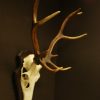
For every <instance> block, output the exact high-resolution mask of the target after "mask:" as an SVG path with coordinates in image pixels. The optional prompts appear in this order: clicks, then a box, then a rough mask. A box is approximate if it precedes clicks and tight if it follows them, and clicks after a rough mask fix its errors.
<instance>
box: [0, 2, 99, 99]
mask: <svg viewBox="0 0 100 100" xmlns="http://www.w3.org/2000/svg"><path fill="white" fill-rule="evenodd" d="M99 6H100V1H99V0H77V1H75V0H63V1H62V0H40V5H39V19H41V18H43V17H45V16H47V15H49V14H51V13H52V12H54V11H57V10H61V11H62V13H61V14H60V15H59V16H57V17H56V18H54V19H52V21H50V22H48V23H47V24H45V25H44V26H42V27H41V28H40V30H39V32H38V38H39V43H40V48H41V51H43V50H46V49H47V47H48V45H49V43H50V41H51V40H52V38H53V37H54V36H55V35H56V33H57V32H58V30H59V28H60V25H61V22H62V21H63V19H64V18H65V16H66V15H68V14H69V13H70V12H72V11H74V10H76V9H77V8H79V7H81V8H82V11H83V12H84V13H83V15H82V16H78V17H76V18H74V19H73V20H71V21H70V22H69V24H68V25H67V26H66V29H65V31H64V33H65V34H66V35H67V34H68V35H71V36H76V35H79V34H82V33H84V32H87V33H88V35H87V36H86V37H84V38H82V39H79V40H72V41H71V40H67V41H66V40H62V41H60V42H59V43H58V44H57V46H56V48H55V51H56V52H57V53H58V54H59V57H58V60H57V61H58V65H63V66H66V65H68V66H72V69H71V70H69V71H65V72H59V73H57V74H54V73H51V72H48V71H47V70H45V69H42V70H41V78H40V80H39V81H38V83H37V85H36V88H35V94H34V100H99V98H100V96H99V92H100V80H99V76H100V73H99V70H100V68H99V66H100V62H99V59H100V53H99V51H100V46H99V40H100V38H99V37H100V34H99V33H100V28H99V26H100V20H99V18H100V7H99ZM32 7H33V1H32V0H0V46H1V47H0V87H1V88H0V98H1V100H16V92H15V89H16V87H14V85H13V84H14V82H13V72H14V71H15V69H16V56H17V55H18V54H19V53H20V51H23V50H33V45H32V40H31V28H32ZM17 67H18V66H17Z"/></svg>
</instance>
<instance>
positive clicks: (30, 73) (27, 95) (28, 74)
mask: <svg viewBox="0 0 100 100" xmlns="http://www.w3.org/2000/svg"><path fill="white" fill-rule="evenodd" d="M33 59H34V54H30V55H28V56H27V57H25V58H24V62H23V67H22V68H21V80H20V81H21V87H22V92H23V97H24V99H23V100H32V96H33V91H34V87H35V83H36V82H37V81H38V79H39V78H40V73H39V71H40V69H41V68H42V66H41V65H36V64H35V63H34V62H33V61H34V60H33Z"/></svg>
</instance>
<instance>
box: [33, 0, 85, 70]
mask: <svg viewBox="0 0 100 100" xmlns="http://www.w3.org/2000/svg"><path fill="white" fill-rule="evenodd" d="M38 4H39V0H35V3H34V8H33V25H34V28H33V29H32V39H33V46H34V51H35V56H36V57H37V58H38V60H39V63H41V64H42V65H43V66H44V67H45V68H46V69H48V70H50V71H53V72H57V71H64V70H68V69H70V68H71V67H67V68H63V67H59V66H57V65H55V64H54V63H53V62H52V61H51V59H52V58H54V57H56V56H58V55H53V54H52V51H53V48H54V46H55V44H56V43H57V42H58V41H59V40H60V39H79V38H81V37H83V36H85V35H87V34H82V35H79V36H75V37H71V36H65V35H64V34H63V31H64V28H65V26H66V24H67V23H68V21H69V20H70V19H71V18H72V17H74V16H76V15H81V14H82V12H81V11H80V10H81V9H80V8H79V9H77V10H76V11H74V12H72V13H71V14H69V15H68V16H67V17H66V18H65V20H64V21H63V23H62V25H61V28H60V30H59V32H58V34H57V35H56V36H55V38H54V39H53V40H52V41H51V43H50V45H49V48H48V49H47V50H46V52H44V53H41V52H40V48H39V43H38V39H37V31H38V27H39V26H41V25H43V24H44V23H45V22H47V21H49V20H50V19H51V18H53V17H55V16H56V15H58V14H59V13H60V11H57V12H55V13H53V14H51V15H49V16H47V17H45V18H43V19H42V20H40V21H38V20H37V11H38ZM48 64H50V65H52V67H53V68H51V67H49V66H48Z"/></svg>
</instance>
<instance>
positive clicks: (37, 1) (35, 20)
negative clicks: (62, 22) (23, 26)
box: [33, 0, 39, 23]
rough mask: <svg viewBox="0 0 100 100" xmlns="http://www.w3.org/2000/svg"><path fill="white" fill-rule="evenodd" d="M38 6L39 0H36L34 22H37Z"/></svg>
mask: <svg viewBox="0 0 100 100" xmlns="http://www.w3.org/2000/svg"><path fill="white" fill-rule="evenodd" d="M38 6H39V0H34V6H33V22H34V23H37V13H38Z"/></svg>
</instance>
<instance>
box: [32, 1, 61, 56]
mask: <svg viewBox="0 0 100 100" xmlns="http://www.w3.org/2000/svg"><path fill="white" fill-rule="evenodd" d="M38 5H39V0H35V1H34V6H33V29H32V40H33V46H34V52H35V55H40V48H39V42H38V38H37V31H38V27H39V26H40V25H43V24H44V23H45V22H47V21H49V20H50V19H52V18H53V17H55V16H56V15H58V14H59V13H60V11H57V12H55V13H53V14H51V15H49V16H47V17H45V18H43V19H42V20H40V21H38V19H37V13H38Z"/></svg>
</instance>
